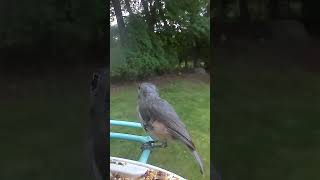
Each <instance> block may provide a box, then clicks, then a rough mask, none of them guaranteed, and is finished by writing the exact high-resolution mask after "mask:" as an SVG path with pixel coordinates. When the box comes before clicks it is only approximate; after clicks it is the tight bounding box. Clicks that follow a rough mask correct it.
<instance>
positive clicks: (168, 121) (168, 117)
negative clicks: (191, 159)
mask: <svg viewBox="0 0 320 180" xmlns="http://www.w3.org/2000/svg"><path fill="white" fill-rule="evenodd" d="M147 116H149V118H150V117H152V118H153V117H154V118H156V119H154V120H157V121H160V122H162V123H163V124H164V125H165V126H166V127H167V128H168V130H169V132H170V133H171V134H172V135H173V136H174V137H175V138H178V139H180V140H182V141H183V142H184V143H185V144H186V145H187V146H188V147H189V148H191V149H194V144H193V143H192V140H191V137H190V135H189V133H188V131H187V129H186V126H185V125H184V123H183V122H182V121H181V120H180V118H179V116H178V115H177V113H176V112H175V110H174V109H173V107H172V106H171V105H170V104H169V103H168V102H167V101H165V100H163V99H159V101H155V102H153V103H152V104H151V106H150V107H149V108H148V110H147Z"/></svg>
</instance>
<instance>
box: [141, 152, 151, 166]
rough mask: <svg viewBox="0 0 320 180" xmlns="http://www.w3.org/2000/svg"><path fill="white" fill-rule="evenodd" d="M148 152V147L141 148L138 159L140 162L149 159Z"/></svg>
mask: <svg viewBox="0 0 320 180" xmlns="http://www.w3.org/2000/svg"><path fill="white" fill-rule="evenodd" d="M150 153H151V150H150V149H145V150H143V151H142V154H141V156H140V159H139V161H140V162H142V163H147V161H148V159H149V156H150Z"/></svg>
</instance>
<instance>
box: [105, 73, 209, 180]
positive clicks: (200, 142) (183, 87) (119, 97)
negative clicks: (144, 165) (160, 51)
mask: <svg viewBox="0 0 320 180" xmlns="http://www.w3.org/2000/svg"><path fill="white" fill-rule="evenodd" d="M161 84H162V85H161V86H160V87H159V90H160V96H161V97H162V98H164V99H166V100H167V101H168V102H169V103H171V104H172V105H173V106H174V108H175V110H176V112H177V113H178V115H179V116H180V117H181V119H182V120H183V122H184V123H185V124H186V126H187V128H188V130H189V132H190V134H191V136H192V138H193V141H194V143H195V145H196V147H197V149H198V151H199V153H200V155H201V156H202V159H203V161H204V165H205V168H206V169H205V176H203V177H202V176H201V174H200V170H199V168H198V165H197V164H196V162H195V160H194V158H193V156H192V155H191V153H190V152H189V151H188V150H187V148H186V147H185V146H183V145H182V144H181V143H169V144H168V148H166V149H155V150H154V151H153V152H152V154H151V156H150V159H149V161H148V163H149V164H152V165H155V166H158V167H161V168H164V169H166V170H169V171H172V172H174V173H176V174H178V175H181V176H183V177H186V178H188V179H197V180H198V179H209V175H210V171H209V168H210V166H209V162H210V89H209V87H210V85H209V83H205V82H202V81H195V80H188V79H183V80H182V79H180V80H175V81H172V82H171V83H161ZM136 107H137V90H136V87H135V86H134V85H131V86H129V87H127V88H122V89H120V90H118V91H117V92H113V93H111V102H110V109H111V118H112V119H119V120H128V121H138V117H137V112H136ZM111 130H112V131H113V132H123V133H134V134H140V135H142V134H144V131H143V130H142V129H141V130H137V129H130V128H123V127H121V128H120V127H112V128H111ZM110 146H111V156H116V157H122V158H128V159H133V160H138V158H139V156H140V154H141V150H140V144H139V143H136V142H128V141H124V140H117V139H113V140H111V143H110Z"/></svg>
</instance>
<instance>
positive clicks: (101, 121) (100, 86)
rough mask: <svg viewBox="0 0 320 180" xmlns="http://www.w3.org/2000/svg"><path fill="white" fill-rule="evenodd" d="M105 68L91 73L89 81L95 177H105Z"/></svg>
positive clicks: (106, 96) (106, 81)
mask: <svg viewBox="0 0 320 180" xmlns="http://www.w3.org/2000/svg"><path fill="white" fill-rule="evenodd" d="M108 76H109V73H108V70H107V68H103V69H100V70H99V71H98V72H96V73H94V74H93V79H92V82H91V88H90V93H91V94H90V96H91V105H90V117H91V119H90V120H91V123H92V127H91V135H92V148H93V149H92V150H93V151H92V155H93V156H92V158H93V159H92V160H93V164H92V166H93V173H94V176H95V179H99V180H102V179H107V167H108V165H107V159H108V158H109V157H108V146H107V140H108V139H107V137H108V129H107V123H106V122H107V118H108V116H107V115H108V109H109V108H108V103H109V88H108V85H109V82H108Z"/></svg>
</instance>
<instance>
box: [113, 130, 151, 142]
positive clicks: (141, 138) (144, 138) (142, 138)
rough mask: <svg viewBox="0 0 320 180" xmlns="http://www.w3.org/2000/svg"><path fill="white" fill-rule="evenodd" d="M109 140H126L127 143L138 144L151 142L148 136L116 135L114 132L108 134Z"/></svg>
mask: <svg viewBox="0 0 320 180" xmlns="http://www.w3.org/2000/svg"><path fill="white" fill-rule="evenodd" d="M110 138H115V139H126V140H129V141H138V142H142V143H146V142H148V141H152V139H151V138H150V137H149V136H137V135H132V134H125V133H116V132H110Z"/></svg>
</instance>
